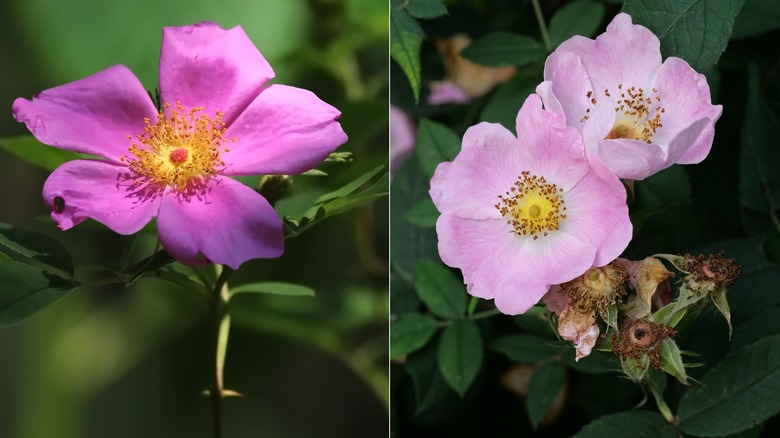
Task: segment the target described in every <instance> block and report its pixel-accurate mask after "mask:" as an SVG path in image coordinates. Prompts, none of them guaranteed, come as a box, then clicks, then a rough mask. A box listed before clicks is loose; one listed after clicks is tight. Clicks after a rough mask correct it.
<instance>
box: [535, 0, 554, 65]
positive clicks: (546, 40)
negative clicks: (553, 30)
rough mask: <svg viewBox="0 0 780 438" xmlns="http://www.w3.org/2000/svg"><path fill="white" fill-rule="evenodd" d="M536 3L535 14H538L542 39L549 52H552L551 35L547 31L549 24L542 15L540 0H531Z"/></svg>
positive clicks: (537, 19)
mask: <svg viewBox="0 0 780 438" xmlns="http://www.w3.org/2000/svg"><path fill="white" fill-rule="evenodd" d="M531 3H532V4H533V5H534V14H535V15H536V21H537V23H539V31H540V32H541V33H542V41H544V47H545V48H546V49H547V51H548V52H552V44H551V43H550V35H549V34H548V33H547V24H545V22H544V16H543V15H542V8H541V7H540V6H539V0H531Z"/></svg>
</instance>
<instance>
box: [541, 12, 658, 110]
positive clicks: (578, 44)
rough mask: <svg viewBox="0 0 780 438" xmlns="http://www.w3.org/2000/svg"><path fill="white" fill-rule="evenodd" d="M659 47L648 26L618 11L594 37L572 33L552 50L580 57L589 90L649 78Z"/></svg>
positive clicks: (639, 83) (638, 82) (643, 82)
mask: <svg viewBox="0 0 780 438" xmlns="http://www.w3.org/2000/svg"><path fill="white" fill-rule="evenodd" d="M660 47H661V43H660V41H659V40H658V38H657V37H656V36H655V35H654V34H653V33H652V32H650V30H648V29H647V28H646V27H643V26H638V25H634V24H632V22H631V16H629V15H628V14H625V13H620V14H618V15H617V16H615V18H614V19H613V20H612V22H611V23H610V24H609V25H608V26H607V31H606V32H605V33H603V34H601V35H599V36H598V37H597V38H596V40H595V41H594V40H591V39H589V38H585V37H582V36H575V37H572V38H570V39H569V40H567V41H564V42H563V43H562V44H561V45H560V46H558V48H557V49H556V50H555V52H558V51H562V52H571V53H573V54H576V55H577V56H579V57H580V59H581V60H582V64H583V65H584V66H585V69H586V70H587V72H588V76H589V77H590V79H591V81H593V86H594V87H595V88H596V90H593V91H599V92H603V91H604V90H605V89H610V90H611V91H612V92H616V91H617V90H615V89H614V87H615V86H616V85H617V84H621V83H622V84H624V85H625V86H632V85H633V86H635V87H637V88H639V87H644V86H645V85H646V84H647V83H648V82H649V80H650V78H651V77H652V74H653V73H655V71H656V70H657V69H658V67H659V66H660V65H661V49H660ZM545 70H546V69H545ZM547 79H548V78H547V77H546V76H545V80H547ZM559 98H560V97H559Z"/></svg>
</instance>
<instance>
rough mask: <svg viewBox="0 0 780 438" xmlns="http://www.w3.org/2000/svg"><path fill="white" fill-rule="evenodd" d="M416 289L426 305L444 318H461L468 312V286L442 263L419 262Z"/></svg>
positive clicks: (416, 272) (416, 265) (416, 268)
mask: <svg viewBox="0 0 780 438" xmlns="http://www.w3.org/2000/svg"><path fill="white" fill-rule="evenodd" d="M414 287H415V289H416V290H417V295H418V296H419V297H420V299H421V300H422V301H423V302H424V303H425V305H427V306H428V308H430V309H431V311H432V312H433V313H435V314H436V315H438V316H440V317H442V318H449V319H455V318H460V317H462V316H463V314H464V313H465V312H466V286H465V285H464V284H463V282H461V281H460V280H458V279H457V278H456V277H455V274H453V273H452V271H451V270H450V269H448V268H446V267H445V266H444V265H442V264H441V263H438V262H435V261H433V260H428V259H421V260H418V261H417V263H415V281H414Z"/></svg>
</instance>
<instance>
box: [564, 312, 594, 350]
mask: <svg viewBox="0 0 780 438" xmlns="http://www.w3.org/2000/svg"><path fill="white" fill-rule="evenodd" d="M558 334H559V335H561V337H562V338H563V339H566V340H567V341H571V342H572V344H574V348H575V350H576V355H575V360H577V361H579V360H580V359H582V358H583V357H585V356H587V355H589V354H590V352H591V351H592V350H593V347H594V346H595V345H596V341H597V340H598V337H599V326H598V324H596V316H595V314H594V313H593V312H587V313H580V312H578V311H577V310H576V309H575V308H573V307H567V308H566V309H565V310H564V311H563V312H562V313H561V315H560V317H559V318H558Z"/></svg>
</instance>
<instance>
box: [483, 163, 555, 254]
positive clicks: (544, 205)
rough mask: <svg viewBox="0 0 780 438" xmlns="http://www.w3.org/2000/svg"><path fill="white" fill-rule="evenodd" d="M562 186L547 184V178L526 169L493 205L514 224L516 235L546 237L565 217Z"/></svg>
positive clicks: (508, 222) (513, 229)
mask: <svg viewBox="0 0 780 438" xmlns="http://www.w3.org/2000/svg"><path fill="white" fill-rule="evenodd" d="M562 195H563V189H561V188H558V186H556V185H555V184H550V183H548V182H547V181H546V180H545V179H544V177H539V176H536V175H533V174H531V173H530V172H528V171H523V172H522V173H521V174H520V176H518V177H517V181H515V184H514V185H513V186H512V188H511V189H510V190H509V191H507V192H506V193H505V194H504V195H498V199H499V202H498V203H497V204H495V205H494V207H495V208H496V209H497V210H498V211H499V212H500V213H501V216H503V217H504V218H505V219H506V222H507V224H509V225H510V226H511V227H512V230H511V232H512V233H514V234H515V235H516V236H517V237H521V236H533V238H534V240H536V239H538V238H539V235H540V234H541V235H543V236H547V235H548V234H549V233H550V231H555V230H557V229H558V227H559V226H560V224H561V221H563V220H565V219H566V214H564V213H563V212H564V211H565V210H566V207H564V200H563V196H562Z"/></svg>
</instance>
